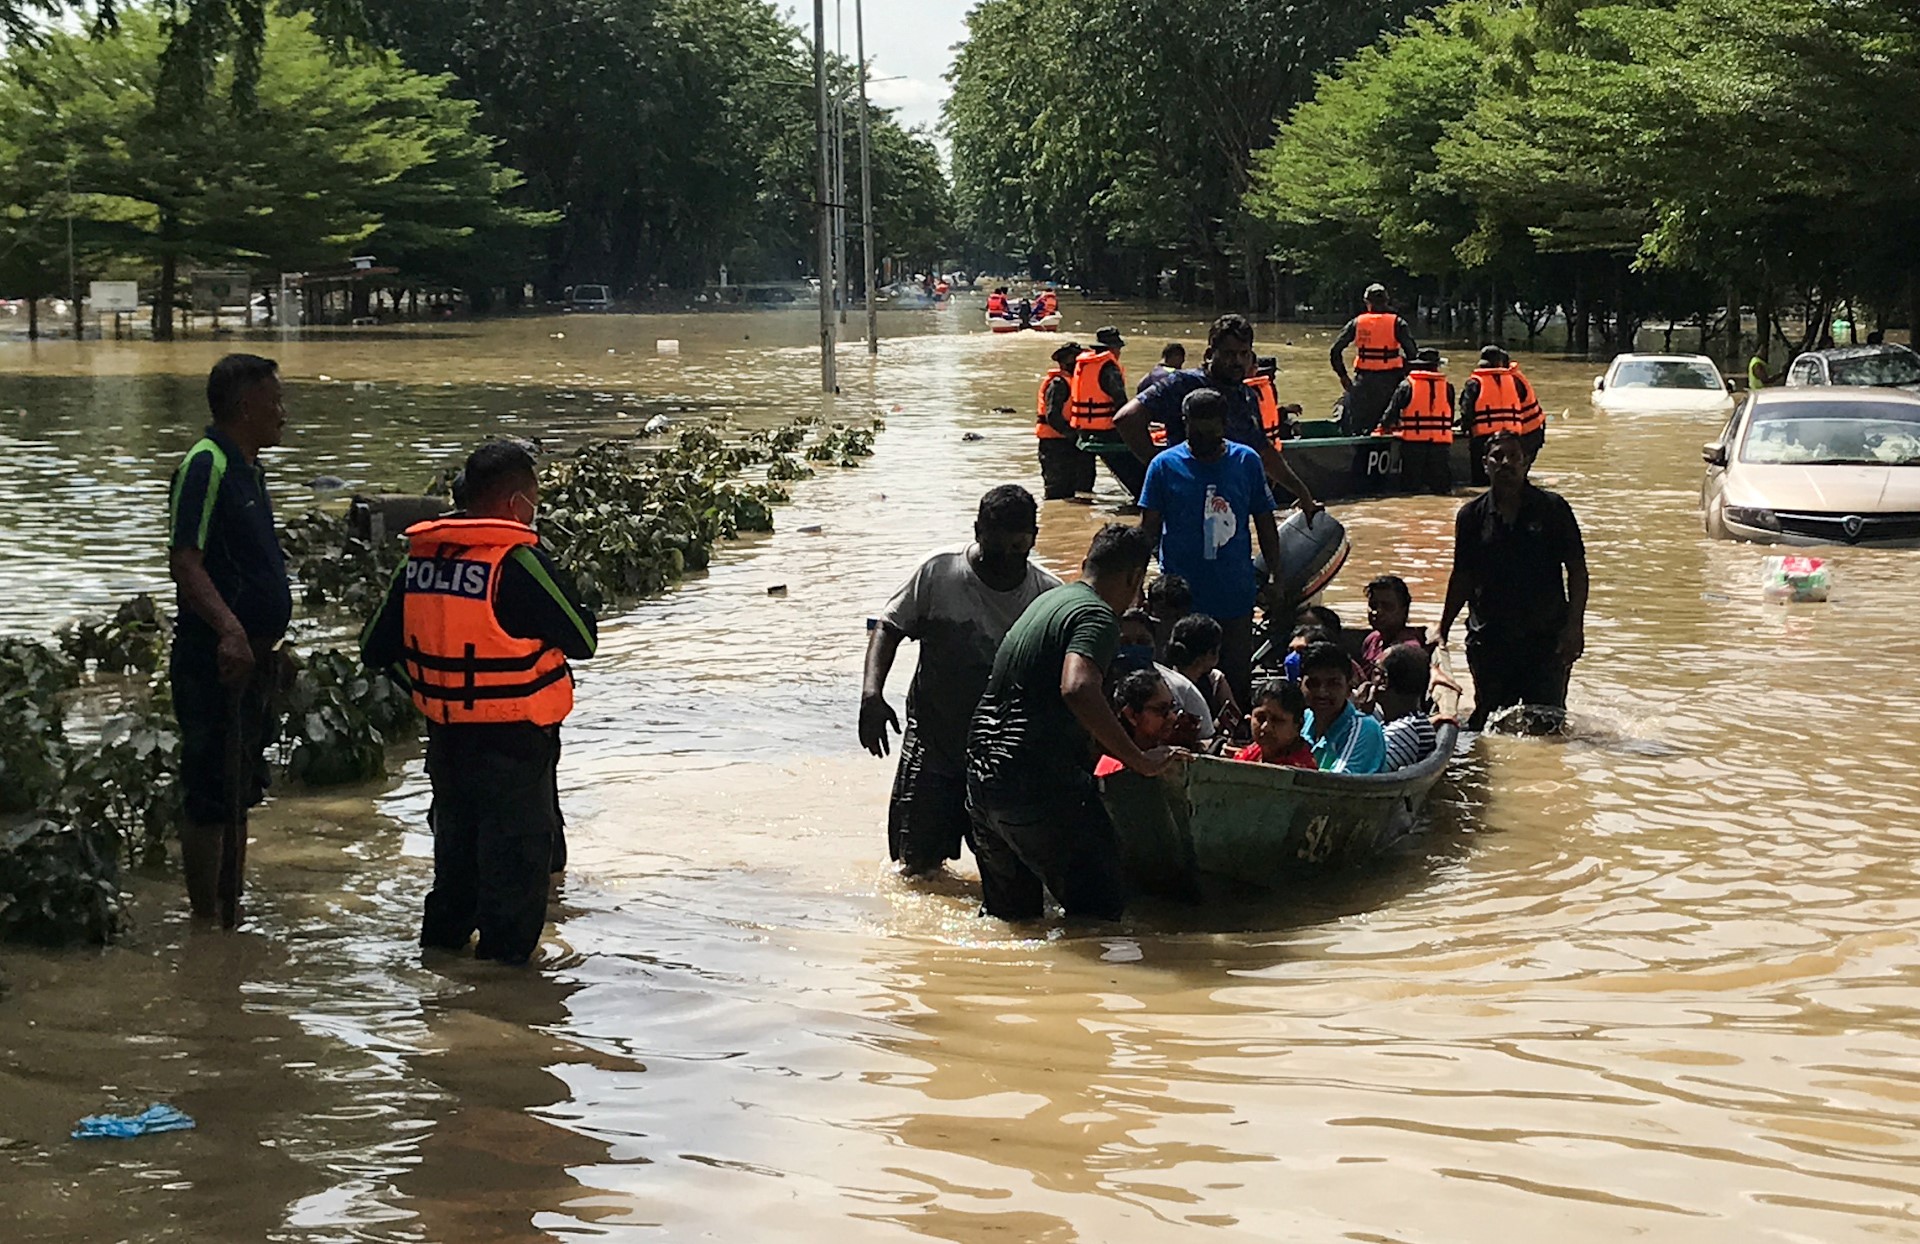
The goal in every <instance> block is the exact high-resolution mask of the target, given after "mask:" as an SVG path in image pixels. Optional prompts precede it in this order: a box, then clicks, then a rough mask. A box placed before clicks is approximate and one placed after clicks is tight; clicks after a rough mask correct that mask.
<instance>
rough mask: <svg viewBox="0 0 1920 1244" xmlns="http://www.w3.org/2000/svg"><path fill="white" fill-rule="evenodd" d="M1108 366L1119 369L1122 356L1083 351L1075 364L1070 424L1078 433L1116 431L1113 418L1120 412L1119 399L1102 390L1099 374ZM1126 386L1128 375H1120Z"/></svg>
mask: <svg viewBox="0 0 1920 1244" xmlns="http://www.w3.org/2000/svg"><path fill="white" fill-rule="evenodd" d="M1108 363H1112V364H1113V365H1114V366H1115V367H1118V366H1120V356H1119V355H1117V354H1115V353H1114V352H1113V351H1111V350H1083V351H1081V352H1080V357H1079V358H1077V359H1075V360H1074V361H1073V379H1072V381H1071V383H1072V385H1073V388H1072V391H1071V395H1070V396H1069V397H1068V398H1067V422H1068V423H1070V424H1072V425H1073V430H1074V431H1076V432H1092V433H1096V434H1098V433H1105V432H1111V431H1113V417H1114V416H1115V415H1117V414H1119V413H1120V402H1119V399H1117V398H1115V397H1114V396H1113V395H1112V394H1110V393H1108V392H1107V391H1106V390H1105V389H1103V388H1101V387H1100V373H1101V372H1102V371H1104V370H1105V369H1106V366H1107V364H1108ZM1120 383H1121V384H1122V385H1123V386H1124V385H1125V384H1126V373H1125V372H1122V373H1121V374H1120Z"/></svg>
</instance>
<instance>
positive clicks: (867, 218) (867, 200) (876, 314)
mask: <svg viewBox="0 0 1920 1244" xmlns="http://www.w3.org/2000/svg"><path fill="white" fill-rule="evenodd" d="M864 7H865V2H864V0H853V41H854V51H855V53H856V54H857V55H858V56H859V57H860V232H861V234H862V235H863V241H864V243H865V248H864V249H865V251H866V258H867V270H866V275H865V276H864V277H863V278H862V279H861V282H860V287H861V288H862V289H864V290H866V291H867V353H868V354H873V355H877V354H879V353H880V311H879V307H878V305H877V303H876V300H875V298H874V289H873V158H872V155H871V153H870V152H869V151H868V149H867V23H866V14H865V12H864V11H863V10H864Z"/></svg>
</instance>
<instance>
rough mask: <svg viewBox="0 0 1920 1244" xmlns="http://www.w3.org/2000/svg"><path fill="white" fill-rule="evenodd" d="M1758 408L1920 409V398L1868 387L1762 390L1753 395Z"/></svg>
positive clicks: (1835, 386) (1894, 390) (1817, 386)
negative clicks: (1832, 405)
mask: <svg viewBox="0 0 1920 1244" xmlns="http://www.w3.org/2000/svg"><path fill="white" fill-rule="evenodd" d="M1753 401H1754V404H1755V405H1756V406H1803V405H1807V404H1809V403H1814V402H1826V403H1836V402H1837V403H1839V404H1841V405H1883V404H1886V403H1889V402H1891V403H1894V404H1896V405H1902V406H1920V395H1916V394H1913V393H1908V392H1906V391H1905V390H1904V389H1880V388H1869V387H1867V386H1864V385H1860V386H1856V385H1825V384H1815V385H1804V386H1795V387H1792V388H1784V389H1761V390H1760V391H1759V392H1758V393H1755V394H1754V395H1753Z"/></svg>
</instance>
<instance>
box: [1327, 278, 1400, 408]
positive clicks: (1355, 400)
mask: <svg viewBox="0 0 1920 1244" xmlns="http://www.w3.org/2000/svg"><path fill="white" fill-rule="evenodd" d="M1363 297H1364V298H1365V299H1366V303H1367V309H1366V310H1365V311H1363V312H1361V313H1360V314H1359V315H1356V316H1354V317H1353V318H1352V319H1350V320H1348V321H1347V326H1346V327H1345V328H1343V329H1341V330H1340V335H1339V336H1338V337H1335V338H1334V339H1333V348H1332V349H1330V350H1329V351H1327V360H1328V361H1329V362H1330V363H1332V365H1333V374H1334V375H1336V376H1338V377H1339V378H1340V387H1341V388H1342V389H1345V390H1346V393H1347V409H1346V414H1345V415H1344V416H1343V417H1342V418H1341V420H1340V425H1341V426H1340V430H1341V431H1342V432H1344V433H1346V434H1347V435H1348V436H1366V435H1368V434H1369V433H1371V432H1372V431H1373V430H1374V429H1375V428H1376V427H1378V426H1379V425H1380V417H1381V416H1382V415H1384V414H1386V413H1387V403H1388V402H1389V401H1390V400H1392V398H1393V391H1394V390H1395V389H1396V388H1398V387H1399V385H1400V381H1401V380H1402V379H1404V378H1405V377H1406V374H1407V365H1408V364H1409V363H1411V362H1412V361H1413V358H1414V356H1415V355H1416V354H1417V353H1419V348H1418V347H1417V346H1416V345H1414V341H1413V330H1412V329H1411V328H1409V327H1407V322H1406V321H1405V320H1403V319H1401V318H1400V317H1399V316H1398V315H1395V314H1394V313H1393V311H1392V310H1390V309H1389V308H1388V305H1387V287H1386V286H1384V285H1380V284H1377V283H1376V284H1373V285H1369V286H1367V292H1366V293H1365V294H1364V295H1363ZM1348 346H1352V347H1354V357H1353V370H1354V372H1355V375H1354V376H1353V377H1352V378H1351V379H1350V378H1348V376H1347V362H1346V358H1345V354H1346V349H1347V347H1348Z"/></svg>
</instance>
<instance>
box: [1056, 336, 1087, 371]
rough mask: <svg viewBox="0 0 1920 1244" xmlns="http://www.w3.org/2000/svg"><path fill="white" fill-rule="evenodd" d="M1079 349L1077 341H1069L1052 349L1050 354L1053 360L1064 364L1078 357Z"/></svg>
mask: <svg viewBox="0 0 1920 1244" xmlns="http://www.w3.org/2000/svg"><path fill="white" fill-rule="evenodd" d="M1080 350H1081V345H1080V343H1079V342H1077V341H1069V342H1068V343H1067V344H1065V345H1063V346H1060V347H1059V348H1058V349H1056V350H1054V352H1053V355H1052V357H1053V361H1054V362H1056V363H1059V364H1062V365H1063V366H1064V365H1065V364H1067V363H1071V362H1073V360H1075V359H1076V358H1079V357H1080Z"/></svg>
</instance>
